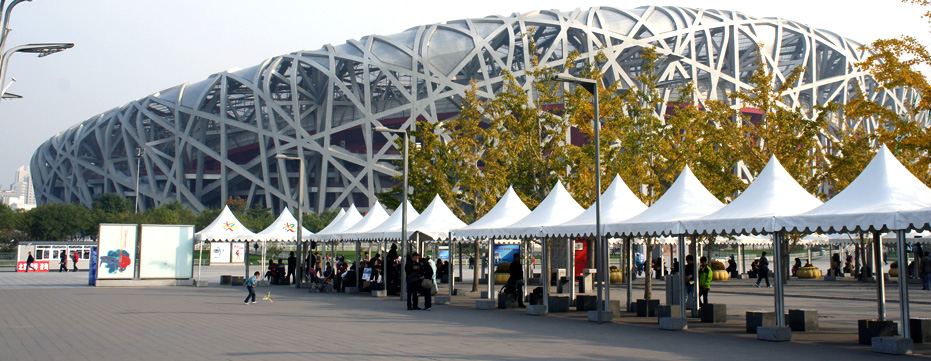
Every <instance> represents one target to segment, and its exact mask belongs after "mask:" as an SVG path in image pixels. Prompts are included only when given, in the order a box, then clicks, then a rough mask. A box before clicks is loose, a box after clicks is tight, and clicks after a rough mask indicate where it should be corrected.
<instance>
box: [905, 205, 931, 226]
mask: <svg viewBox="0 0 931 361" xmlns="http://www.w3.org/2000/svg"><path fill="white" fill-rule="evenodd" d="M897 222H898V224H899V225H900V226H905V227H908V228H912V229H920V230H925V231H928V230H931V208H922V209H916V210H912V211H902V212H899V214H898V219H897Z"/></svg>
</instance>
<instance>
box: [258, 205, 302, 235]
mask: <svg viewBox="0 0 931 361" xmlns="http://www.w3.org/2000/svg"><path fill="white" fill-rule="evenodd" d="M312 235H313V232H311V231H308V230H307V228H302V229H301V238H302V239H303V240H305V241H309V240H310V239H311V236H312ZM252 239H253V240H256V241H268V242H296V241H297V220H296V219H294V216H293V215H291V211H289V210H288V209H287V208H285V209H283V210H281V214H280V215H278V218H277V219H275V221H274V222H272V224H271V225H269V226H268V227H266V228H265V229H264V230H262V231H261V232H259V233H256V234H255V236H253V237H252Z"/></svg>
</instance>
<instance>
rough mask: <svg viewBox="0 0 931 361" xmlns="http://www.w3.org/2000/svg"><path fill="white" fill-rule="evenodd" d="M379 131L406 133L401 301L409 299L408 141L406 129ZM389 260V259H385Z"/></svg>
mask: <svg viewBox="0 0 931 361" xmlns="http://www.w3.org/2000/svg"><path fill="white" fill-rule="evenodd" d="M375 131H376V132H379V133H395V134H404V182H403V189H402V190H401V194H402V196H401V301H407V270H406V269H405V268H406V267H407V154H408V153H407V142H408V137H409V134H408V132H407V131H406V130H399V129H389V128H385V127H375ZM385 261H386V262H387V260H385Z"/></svg>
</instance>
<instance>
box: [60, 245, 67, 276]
mask: <svg viewBox="0 0 931 361" xmlns="http://www.w3.org/2000/svg"><path fill="white" fill-rule="evenodd" d="M58 264H59V266H58V273H61V272H62V271H65V272H68V252H67V251H64V250H62V251H61V262H59V263H58Z"/></svg>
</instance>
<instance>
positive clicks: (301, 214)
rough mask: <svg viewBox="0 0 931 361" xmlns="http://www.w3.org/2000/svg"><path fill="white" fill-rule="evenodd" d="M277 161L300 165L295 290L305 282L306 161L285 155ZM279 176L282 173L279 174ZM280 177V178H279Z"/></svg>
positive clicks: (280, 156)
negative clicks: (293, 162)
mask: <svg viewBox="0 0 931 361" xmlns="http://www.w3.org/2000/svg"><path fill="white" fill-rule="evenodd" d="M275 158H276V159H284V160H296V161H297V162H298V164H300V167H299V171H300V173H301V174H300V175H299V176H298V181H297V189H298V190H297V193H298V195H297V244H298V247H297V276H296V277H297V282H295V283H294V288H301V281H303V280H304V277H303V276H304V271H303V267H302V266H303V264H304V239H303V238H301V237H303V236H304V232H303V230H304V159H303V158H301V157H289V156H286V155H284V154H278V155H275ZM278 173H279V174H280V173H281V172H278ZM279 177H280V176H279Z"/></svg>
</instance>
